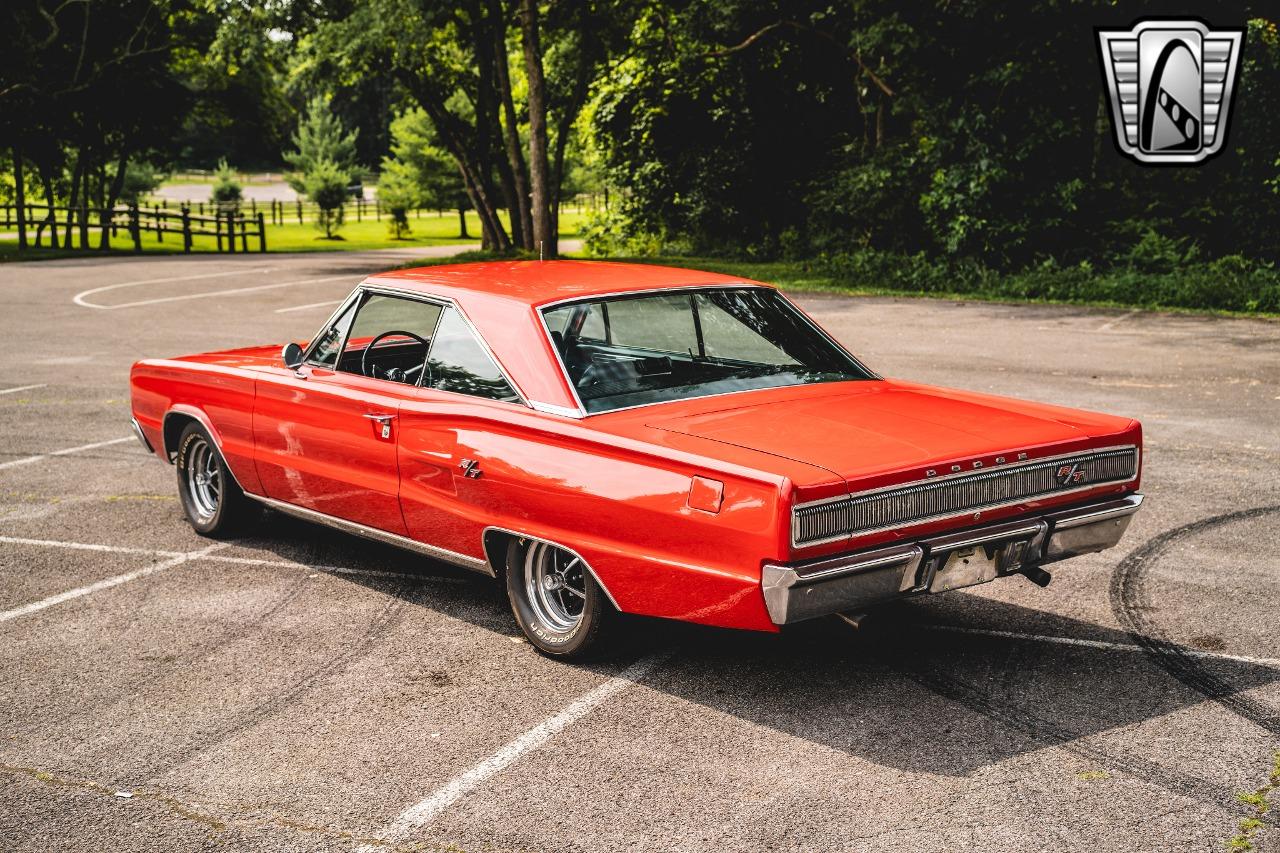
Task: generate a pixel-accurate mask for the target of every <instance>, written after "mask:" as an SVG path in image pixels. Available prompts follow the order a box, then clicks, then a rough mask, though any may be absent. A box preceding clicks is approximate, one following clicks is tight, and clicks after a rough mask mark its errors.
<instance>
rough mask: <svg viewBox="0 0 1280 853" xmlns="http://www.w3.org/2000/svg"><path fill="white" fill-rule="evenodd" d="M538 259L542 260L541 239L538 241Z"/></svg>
mask: <svg viewBox="0 0 1280 853" xmlns="http://www.w3.org/2000/svg"><path fill="white" fill-rule="evenodd" d="M538 260H542V241H541V240H539V241H538Z"/></svg>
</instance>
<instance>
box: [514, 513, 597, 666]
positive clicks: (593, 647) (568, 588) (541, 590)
mask: <svg viewBox="0 0 1280 853" xmlns="http://www.w3.org/2000/svg"><path fill="white" fill-rule="evenodd" d="M507 597H508V598H510V600H511V611H512V613H514V614H515V617H516V622H517V623H519V625H520V630H522V631H523V632H524V635H525V636H526V637H528V638H529V642H530V643H532V644H533V645H534V647H536V648H537V649H538V650H539V651H541V652H543V653H544V654H547V655H551V656H553V657H560V658H576V657H584V656H586V655H588V654H589V653H592V652H598V651H599V650H600V645H601V639H602V635H604V634H607V632H606V631H605V627H606V625H608V624H610V623H612V622H616V621H617V618H616V617H617V613H616V611H615V610H614V609H613V604H612V603H611V602H610V601H609V599H608V597H607V596H606V595H605V594H604V591H603V590H602V589H601V588H600V585H599V584H598V583H596V580H595V577H594V576H593V575H592V574H591V571H590V570H589V569H588V568H587V566H586V564H585V563H583V562H582V558H581V557H579V556H577V555H576V554H574V553H572V552H570V551H568V550H566V549H564V548H561V547H559V546H557V545H552V544H551V543H549V542H541V541H538V540H535V539H515V540H512V542H511V543H510V545H509V546H508V547H507Z"/></svg>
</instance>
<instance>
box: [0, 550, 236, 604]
mask: <svg viewBox="0 0 1280 853" xmlns="http://www.w3.org/2000/svg"><path fill="white" fill-rule="evenodd" d="M230 547H231V543H230V542H216V543H214V544H213V545H210V546H209V547H208V548H203V549H201V550H199V551H191V552H190V553H187V554H178V555H177V556H176V557H170V558H169V559H167V560H164V561H163V562H159V563H155V564H153V565H150V566H145V567H143V568H141V569H138V570H136V571H132V572H125V573H124V574H123V575H116V576H115V577H111V578H105V579H103V580H100V581H98V582H96V583H91V584H89V585H88V586H78V587H76V588H75V589H69V590H67V591H66V592H60V593H58V594H57V595H51V596H49V597H48V598H42V599H40V600H39V601H32V602H29V603H27V604H23V605H22V606H20V607H14V608H13V609H11V610H4V611H0V622H8V621H9V620H11V619H17V618H18V617H20V616H29V615H31V614H32V613H38V612H39V611H41V610H44V609H46V608H48V607H53V606H54V605H55V604H61V603H62V602H64V601H70V600H72V599H73V598H82V597H84V596H86V595H92V594H93V593H95V592H101V591H102V590H104V589H111V587H113V586H119V585H120V584H122V583H128V582H129V581H135V580H137V579H138V578H145V577H146V576H147V575H154V574H155V573H156V572H162V571H164V570H165V569H172V568H173V567H174V566H180V565H182V564H183V563H187V562H190V561H191V560H196V559H199V558H200V557H203V556H205V555H206V554H209V553H210V552H212V551H218V550H220V549H222V548H230Z"/></svg>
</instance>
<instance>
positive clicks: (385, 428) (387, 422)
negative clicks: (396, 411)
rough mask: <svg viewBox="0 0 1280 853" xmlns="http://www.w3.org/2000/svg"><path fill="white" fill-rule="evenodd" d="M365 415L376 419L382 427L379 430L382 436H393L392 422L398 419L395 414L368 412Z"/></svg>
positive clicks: (373, 419)
mask: <svg viewBox="0 0 1280 853" xmlns="http://www.w3.org/2000/svg"><path fill="white" fill-rule="evenodd" d="M365 417H366V418H368V419H369V420H371V421H376V422H377V423H378V424H379V425H380V426H381V427H382V429H380V430H379V431H378V434H379V435H380V436H381V437H382V438H391V422H392V421H394V420H395V419H396V416H395V415H375V414H368V415H365Z"/></svg>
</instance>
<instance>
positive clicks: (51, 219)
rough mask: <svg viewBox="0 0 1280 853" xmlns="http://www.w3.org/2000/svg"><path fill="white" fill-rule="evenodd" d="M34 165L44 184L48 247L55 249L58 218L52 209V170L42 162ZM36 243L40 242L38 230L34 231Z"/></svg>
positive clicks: (56, 246)
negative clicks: (38, 170)
mask: <svg viewBox="0 0 1280 853" xmlns="http://www.w3.org/2000/svg"><path fill="white" fill-rule="evenodd" d="M36 165H37V167H38V168H39V169H40V180H41V182H42V183H43V184H44V202H45V206H46V207H47V208H48V210H47V211H46V212H47V213H48V216H46V217H45V221H46V222H47V223H48V225H49V246H50V247H51V248H54V249H56V248H58V217H57V213H56V211H55V210H54V209H53V202H54V199H53V168H52V167H51V166H50V165H49V163H48V162H46V161H43V160H42V161H38V162H37V163H36ZM41 227H43V226H41ZM36 242H37V243H38V242H40V230H39V229H37V230H36Z"/></svg>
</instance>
